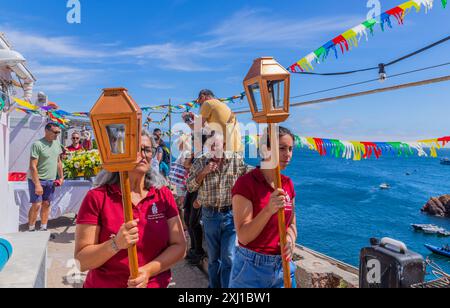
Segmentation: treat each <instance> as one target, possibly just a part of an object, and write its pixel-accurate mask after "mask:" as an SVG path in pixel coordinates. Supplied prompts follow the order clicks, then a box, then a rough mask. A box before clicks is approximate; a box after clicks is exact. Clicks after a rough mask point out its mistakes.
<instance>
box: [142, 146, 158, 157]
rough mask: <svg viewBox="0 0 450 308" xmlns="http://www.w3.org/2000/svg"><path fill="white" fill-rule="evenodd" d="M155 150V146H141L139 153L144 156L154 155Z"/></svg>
mask: <svg viewBox="0 0 450 308" xmlns="http://www.w3.org/2000/svg"><path fill="white" fill-rule="evenodd" d="M155 152H156V149H155V148H152V147H142V148H141V153H143V154H144V155H145V156H148V155H150V154H151V155H152V156H153V155H154V153H155Z"/></svg>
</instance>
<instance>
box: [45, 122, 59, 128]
mask: <svg viewBox="0 0 450 308" xmlns="http://www.w3.org/2000/svg"><path fill="white" fill-rule="evenodd" d="M53 127H58V128H59V126H58V125H57V124H56V123H53V122H50V123H48V124H47V125H45V130H51V129H52V128H53Z"/></svg>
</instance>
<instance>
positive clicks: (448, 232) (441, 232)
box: [438, 230, 450, 237]
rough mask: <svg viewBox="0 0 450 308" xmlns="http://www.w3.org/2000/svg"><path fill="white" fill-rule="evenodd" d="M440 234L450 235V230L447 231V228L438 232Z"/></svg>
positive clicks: (443, 235)
mask: <svg viewBox="0 0 450 308" xmlns="http://www.w3.org/2000/svg"><path fill="white" fill-rule="evenodd" d="M438 236H441V237H450V231H447V230H444V231H439V232H438Z"/></svg>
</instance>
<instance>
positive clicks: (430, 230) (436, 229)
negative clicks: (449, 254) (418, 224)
mask: <svg viewBox="0 0 450 308" xmlns="http://www.w3.org/2000/svg"><path fill="white" fill-rule="evenodd" d="M422 230H423V232H424V233H426V234H439V233H444V232H446V230H445V229H443V228H439V227H436V226H434V227H428V228H423V229H422Z"/></svg>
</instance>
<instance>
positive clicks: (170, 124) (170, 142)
mask: <svg viewBox="0 0 450 308" xmlns="http://www.w3.org/2000/svg"><path fill="white" fill-rule="evenodd" d="M169 153H170V165H169V168H170V167H171V166H172V99H171V98H169Z"/></svg>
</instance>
